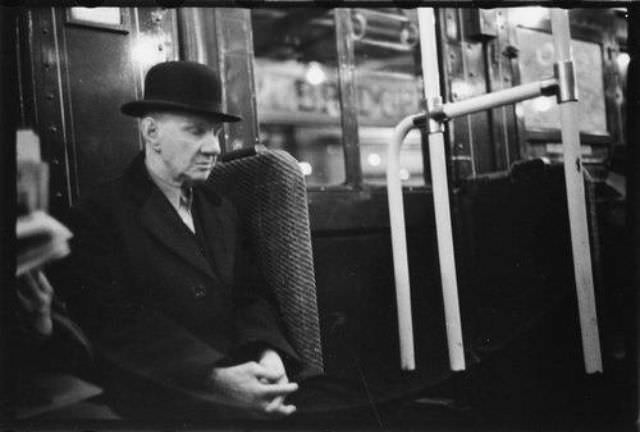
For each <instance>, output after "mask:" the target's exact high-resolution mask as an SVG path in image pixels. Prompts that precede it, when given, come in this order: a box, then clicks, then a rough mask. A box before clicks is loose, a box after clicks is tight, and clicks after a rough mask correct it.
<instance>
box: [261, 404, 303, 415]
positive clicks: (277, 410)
mask: <svg viewBox="0 0 640 432" xmlns="http://www.w3.org/2000/svg"><path fill="white" fill-rule="evenodd" d="M265 412H266V413H267V414H269V415H271V416H288V415H291V414H293V413H294V412H296V407H295V405H283V404H282V403H280V404H273V405H272V404H269V406H267V408H265Z"/></svg>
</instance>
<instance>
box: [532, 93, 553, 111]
mask: <svg viewBox="0 0 640 432" xmlns="http://www.w3.org/2000/svg"><path fill="white" fill-rule="evenodd" d="M550 108H551V101H550V100H549V98H548V97H545V96H540V97H538V98H535V99H534V100H533V109H534V110H536V111H538V112H545V111H549V109H550Z"/></svg>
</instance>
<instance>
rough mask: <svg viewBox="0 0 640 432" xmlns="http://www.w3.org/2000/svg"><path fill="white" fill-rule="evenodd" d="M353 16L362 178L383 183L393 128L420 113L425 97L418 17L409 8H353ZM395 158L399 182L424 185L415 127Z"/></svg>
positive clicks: (374, 182) (419, 148)
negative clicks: (420, 70) (397, 158)
mask: <svg viewBox="0 0 640 432" xmlns="http://www.w3.org/2000/svg"><path fill="white" fill-rule="evenodd" d="M352 20H353V36H352V37H353V39H354V50H355V62H356V87H357V94H358V98H357V101H358V107H357V109H358V124H359V130H358V139H359V142H360V159H361V164H362V175H363V181H364V182H366V183H369V184H385V183H386V180H385V166H386V159H387V156H386V153H387V146H388V145H389V142H390V140H391V134H392V131H393V127H394V126H395V125H396V124H397V123H398V122H399V121H400V120H402V119H403V118H404V117H406V116H408V115H412V114H416V113H418V112H420V109H421V106H422V104H421V101H422V99H423V97H424V96H423V95H424V93H423V87H422V78H421V76H420V74H419V69H420V61H419V44H418V41H419V34H418V23H417V16H416V12H415V10H410V9H399V8H388V9H380V8H378V9H373V8H368V9H354V10H353V11H352ZM400 158H401V160H400V165H401V168H400V178H401V179H402V181H403V184H404V185H406V186H409V185H411V186H419V185H424V176H423V166H422V162H423V160H422V150H421V137H420V132H419V131H417V130H414V131H412V132H411V133H410V134H409V136H408V137H407V138H406V139H405V141H404V142H403V146H402V151H401V152H400Z"/></svg>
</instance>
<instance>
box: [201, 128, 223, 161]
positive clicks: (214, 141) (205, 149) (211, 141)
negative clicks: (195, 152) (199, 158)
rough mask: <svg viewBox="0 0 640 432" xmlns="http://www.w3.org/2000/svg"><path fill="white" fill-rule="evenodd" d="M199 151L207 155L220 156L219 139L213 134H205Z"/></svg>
mask: <svg viewBox="0 0 640 432" xmlns="http://www.w3.org/2000/svg"><path fill="white" fill-rule="evenodd" d="M200 151H202V153H204V154H207V155H213V156H218V155H219V154H220V139H219V138H218V136H217V135H216V134H215V133H213V132H209V133H207V135H206V136H205V137H204V138H203V142H202V147H201V148H200Z"/></svg>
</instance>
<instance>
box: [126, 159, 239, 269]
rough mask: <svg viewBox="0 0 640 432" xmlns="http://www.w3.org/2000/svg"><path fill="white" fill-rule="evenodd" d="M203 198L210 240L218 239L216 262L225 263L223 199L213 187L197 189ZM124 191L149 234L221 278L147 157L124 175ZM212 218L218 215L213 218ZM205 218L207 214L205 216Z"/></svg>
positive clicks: (133, 165)
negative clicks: (151, 172) (153, 173)
mask: <svg viewBox="0 0 640 432" xmlns="http://www.w3.org/2000/svg"><path fill="white" fill-rule="evenodd" d="M196 189H197V192H196V193H199V194H200V196H202V198H204V199H203V200H201V201H202V204H203V205H202V206H201V207H202V208H204V209H205V211H206V215H207V216H209V217H204V218H203V219H204V220H205V221H206V223H203V225H205V227H204V229H205V231H206V235H207V238H208V239H210V240H217V241H214V242H213V243H212V245H213V253H214V257H215V259H216V263H218V265H220V263H221V262H220V261H219V259H223V260H224V255H226V253H225V252H226V249H227V245H226V242H225V241H222V240H223V239H225V232H224V229H225V228H226V227H225V224H223V223H221V222H222V221H221V220H220V216H219V215H217V213H218V212H217V211H216V210H217V207H218V206H219V205H220V203H221V198H220V196H219V195H217V194H216V193H215V192H214V191H212V190H211V189H210V188H201V187H198V188H196ZM124 192H125V193H126V194H128V195H129V198H130V199H131V200H132V201H133V202H134V203H135V205H136V207H138V217H139V220H140V223H141V225H142V226H143V227H144V229H146V230H147V231H149V233H150V234H151V235H152V236H153V237H155V238H156V240H158V241H159V242H160V243H162V244H163V245H164V246H165V247H167V248H168V249H170V250H171V251H173V252H174V253H176V255H178V256H179V257H180V258H182V259H183V260H185V261H186V262H188V263H189V264H191V265H193V266H194V267H195V268H197V269H198V270H200V271H202V272H204V273H205V274H207V275H208V276H209V277H211V278H213V279H218V276H217V275H216V274H215V273H214V271H213V269H212V267H211V265H210V264H209V262H208V261H207V259H206V258H205V256H204V255H203V254H202V253H201V251H200V250H199V248H198V246H197V244H196V242H194V241H193V238H190V236H192V234H191V233H190V232H189V231H188V228H186V227H185V226H183V222H182V221H181V220H180V216H178V214H177V213H176V212H175V210H174V209H173V207H172V206H171V204H170V203H169V201H168V200H167V198H166V196H165V195H164V194H163V193H162V192H161V191H160V189H158V187H157V186H156V185H155V184H154V183H153V181H152V180H151V178H150V177H149V174H148V172H147V168H146V166H145V164H144V154H143V153H141V154H139V155H138V156H137V157H136V158H135V159H134V161H133V162H132V163H131V165H130V166H129V167H128V168H127V170H126V171H125V174H124ZM210 215H216V217H215V218H213V219H212V218H211V217H210ZM203 216H204V215H203Z"/></svg>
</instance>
